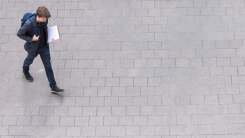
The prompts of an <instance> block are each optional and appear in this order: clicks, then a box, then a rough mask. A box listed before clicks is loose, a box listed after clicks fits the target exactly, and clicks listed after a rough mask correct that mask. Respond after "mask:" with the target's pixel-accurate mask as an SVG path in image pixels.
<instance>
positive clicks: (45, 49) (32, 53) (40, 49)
mask: <svg viewBox="0 0 245 138" xmlns="http://www.w3.org/2000/svg"><path fill="white" fill-rule="evenodd" d="M24 47H25V50H26V51H27V53H28V54H27V57H26V58H25V60H24V64H23V71H29V68H30V65H31V64H32V63H33V60H34V59H35V57H36V56H37V55H40V57H41V60H42V62H43V65H44V68H45V72H46V76H47V78H48V81H49V86H50V87H51V88H52V87H53V86H54V85H56V81H55V77H54V73H53V69H52V65H51V58H50V50H49V46H37V45H27V44H25V46H24Z"/></svg>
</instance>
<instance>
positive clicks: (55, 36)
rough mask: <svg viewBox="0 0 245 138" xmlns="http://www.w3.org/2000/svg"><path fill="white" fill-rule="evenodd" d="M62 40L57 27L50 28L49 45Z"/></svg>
mask: <svg viewBox="0 0 245 138" xmlns="http://www.w3.org/2000/svg"><path fill="white" fill-rule="evenodd" d="M58 39H60V35H59V30H58V27H57V25H55V26H51V27H48V43H51V42H53V41H55V40H58Z"/></svg>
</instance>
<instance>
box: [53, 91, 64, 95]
mask: <svg viewBox="0 0 245 138" xmlns="http://www.w3.org/2000/svg"><path fill="white" fill-rule="evenodd" d="M63 92H64V91H61V92H56V91H52V90H51V93H52V94H60V93H63Z"/></svg>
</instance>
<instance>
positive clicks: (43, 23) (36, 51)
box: [17, 6, 64, 93]
mask: <svg viewBox="0 0 245 138" xmlns="http://www.w3.org/2000/svg"><path fill="white" fill-rule="evenodd" d="M50 17H51V15H50V12H49V10H48V9H47V8H46V7H44V6H40V7H38V8H37V10H36V13H25V14H24V16H23V18H22V19H21V27H20V29H19V30H18V32H17V36H18V37H19V38H21V39H23V40H25V41H26V43H25V44H24V49H25V50H26V52H27V57H26V58H25V60H24V63H23V74H24V77H25V79H26V80H28V81H29V82H33V81H34V79H33V77H32V76H31V74H30V72H29V70H30V65H31V64H32V63H33V60H34V59H35V57H36V56H37V55H40V57H41V60H42V63H43V65H44V68H45V72H46V76H47V78H48V81H49V86H50V88H51V90H52V92H53V93H59V92H63V91H64V89H61V88H59V87H58V86H57V84H56V81H55V77H54V73H53V69H52V65H51V57H50V50H49V43H48V42H47V39H48V26H47V25H48V19H49V18H50Z"/></svg>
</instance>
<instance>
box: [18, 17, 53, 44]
mask: <svg viewBox="0 0 245 138" xmlns="http://www.w3.org/2000/svg"><path fill="white" fill-rule="evenodd" d="M47 25H48V20H47V22H46V23H45V25H44V28H45V37H46V40H47V39H48V38H47V37H48V27H47ZM34 34H35V35H36V36H38V35H40V28H39V27H38V25H37V22H36V14H34V16H32V17H31V18H30V19H28V20H26V22H25V23H24V25H23V26H22V27H21V28H20V29H19V30H18V32H17V36H18V37H19V38H21V39H23V40H25V41H26V43H25V46H27V47H31V46H39V45H40V41H36V42H33V41H32V37H33V36H34ZM39 39H40V38H39ZM45 46H49V44H48V42H47V41H46V44H45Z"/></svg>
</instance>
